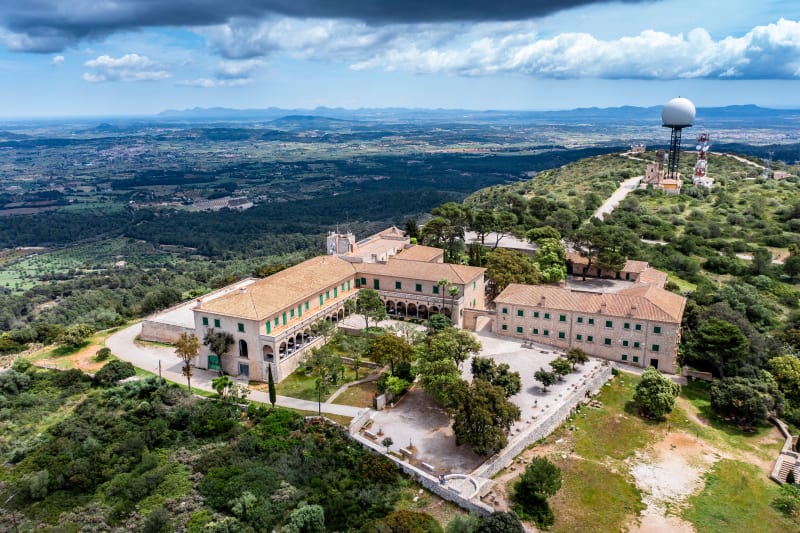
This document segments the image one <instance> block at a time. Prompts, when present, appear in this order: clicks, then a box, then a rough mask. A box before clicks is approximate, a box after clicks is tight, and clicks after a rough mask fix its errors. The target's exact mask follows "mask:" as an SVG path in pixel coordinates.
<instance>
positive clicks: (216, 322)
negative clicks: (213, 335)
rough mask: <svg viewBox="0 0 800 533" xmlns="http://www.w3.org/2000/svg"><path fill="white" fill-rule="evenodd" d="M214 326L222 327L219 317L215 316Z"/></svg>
mask: <svg viewBox="0 0 800 533" xmlns="http://www.w3.org/2000/svg"><path fill="white" fill-rule="evenodd" d="M214 327H215V328H219V327H222V326H220V325H219V319H218V318H215V319H214Z"/></svg>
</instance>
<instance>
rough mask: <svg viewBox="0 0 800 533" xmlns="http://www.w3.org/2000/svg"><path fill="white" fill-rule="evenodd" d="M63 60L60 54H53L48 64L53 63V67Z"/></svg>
mask: <svg viewBox="0 0 800 533" xmlns="http://www.w3.org/2000/svg"><path fill="white" fill-rule="evenodd" d="M63 62H64V56H62V55H58V56H53V59H51V60H50V64H51V65H53V66H54V67H55V66H58V65H60V64H61V63H63Z"/></svg>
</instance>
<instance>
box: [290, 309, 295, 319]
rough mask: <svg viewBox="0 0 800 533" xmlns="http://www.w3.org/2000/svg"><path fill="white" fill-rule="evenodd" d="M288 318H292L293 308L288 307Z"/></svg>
mask: <svg viewBox="0 0 800 533" xmlns="http://www.w3.org/2000/svg"><path fill="white" fill-rule="evenodd" d="M289 318H294V309H289Z"/></svg>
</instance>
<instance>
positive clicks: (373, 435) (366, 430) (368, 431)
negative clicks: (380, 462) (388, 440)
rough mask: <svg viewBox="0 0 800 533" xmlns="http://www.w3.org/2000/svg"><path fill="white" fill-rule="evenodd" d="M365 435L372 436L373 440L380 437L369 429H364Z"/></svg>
mask: <svg viewBox="0 0 800 533" xmlns="http://www.w3.org/2000/svg"><path fill="white" fill-rule="evenodd" d="M364 435H366V436H367V437H369V438H371V439H372V440H376V439H377V438H378V436H377V435H376V434H375V433H374V432H372V431H370V430H368V429H365V430H364Z"/></svg>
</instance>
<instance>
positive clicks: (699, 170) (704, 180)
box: [692, 132, 714, 187]
mask: <svg viewBox="0 0 800 533" xmlns="http://www.w3.org/2000/svg"><path fill="white" fill-rule="evenodd" d="M710 140H711V136H710V135H709V134H708V132H703V133H701V134H700V135H698V136H697V162H696V163H695V164H694V174H693V175H692V184H693V185H702V186H703V187H711V186H712V185H713V184H714V179H713V178H709V177H708V151H709V150H710V149H711V143H710Z"/></svg>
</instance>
